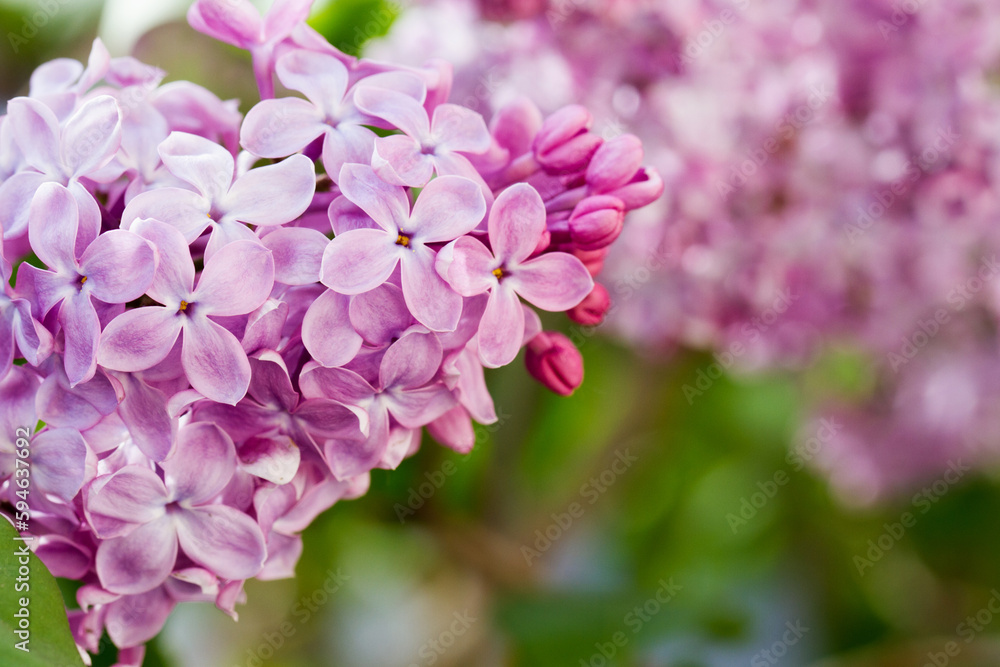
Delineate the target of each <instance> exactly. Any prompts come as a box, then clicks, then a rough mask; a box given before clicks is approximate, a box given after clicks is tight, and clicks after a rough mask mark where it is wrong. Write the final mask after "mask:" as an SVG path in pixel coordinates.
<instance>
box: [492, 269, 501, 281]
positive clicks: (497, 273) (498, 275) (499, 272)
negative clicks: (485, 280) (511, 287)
mask: <svg viewBox="0 0 1000 667" xmlns="http://www.w3.org/2000/svg"><path fill="white" fill-rule="evenodd" d="M493 275H495V276H496V277H497V280H500V279H501V278H503V269H493Z"/></svg>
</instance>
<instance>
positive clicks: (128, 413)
mask: <svg viewBox="0 0 1000 667" xmlns="http://www.w3.org/2000/svg"><path fill="white" fill-rule="evenodd" d="M113 375H114V377H115V379H116V380H118V382H119V383H120V384H121V385H122V392H123V393H124V396H123V397H122V400H121V403H120V404H119V405H118V416H120V417H121V419H122V421H123V422H125V426H126V427H127V428H128V432H129V434H130V435H131V436H132V440H133V441H134V442H135V444H136V446H137V447H138V448H139V450H140V451H141V452H142V453H143V454H145V455H146V456H148V457H149V458H151V459H152V460H154V461H162V460H163V459H165V458H166V457H167V455H168V454H169V453H170V448H171V447H172V446H173V443H174V438H175V437H176V435H177V422H176V420H174V419H171V418H170V414H169V413H168V412H167V396H166V395H165V394H164V393H163V392H162V391H160V390H159V389H157V388H155V387H151V386H149V385H148V384H146V383H145V382H143V381H142V380H140V379H139V378H137V377H136V376H134V375H132V374H131V373H113Z"/></svg>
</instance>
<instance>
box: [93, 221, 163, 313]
mask: <svg viewBox="0 0 1000 667" xmlns="http://www.w3.org/2000/svg"><path fill="white" fill-rule="evenodd" d="M80 272H81V273H82V274H83V275H84V276H86V278H87V283H86V284H87V288H88V290H89V291H90V293H91V294H93V295H94V296H95V297H96V298H98V299H100V300H101V301H104V302H105V303H128V302H129V301H132V300H133V299H138V298H139V297H140V296H142V295H143V294H144V293H145V292H146V290H147V289H149V287H150V285H151V284H152V282H153V276H154V275H155V274H156V251H155V250H154V249H153V246H152V245H150V243H149V241H147V240H146V239H144V238H142V237H141V236H138V235H136V234H133V233H132V232H128V231H125V230H124V229H112V230H111V231H108V232H105V233H104V234H101V235H100V236H98V237H97V240H95V241H94V242H93V243H91V244H90V246H88V248H87V250H86V251H84V253H83V256H82V257H81V258H80Z"/></svg>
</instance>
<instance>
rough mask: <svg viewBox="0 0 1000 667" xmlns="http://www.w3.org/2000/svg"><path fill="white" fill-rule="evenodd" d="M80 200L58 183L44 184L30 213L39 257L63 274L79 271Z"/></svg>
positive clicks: (31, 236) (30, 227)
mask: <svg viewBox="0 0 1000 667" xmlns="http://www.w3.org/2000/svg"><path fill="white" fill-rule="evenodd" d="M79 223H80V213H79V209H78V208H77V204H76V199H74V197H73V195H72V194H71V193H70V191H69V190H67V189H66V188H65V187H63V186H62V185H59V184H58V183H43V184H42V185H41V187H39V188H38V192H36V193H35V198H34V199H33V200H32V202H31V208H30V210H29V212H28V239H29V241H30V243H31V248H32V250H34V252H35V254H36V255H38V259H40V260H42V261H43V262H45V265H46V266H47V267H49V268H50V269H52V270H54V271H58V272H60V273H74V272H75V271H76V233H77V230H78V228H79Z"/></svg>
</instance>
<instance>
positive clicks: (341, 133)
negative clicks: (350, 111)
mask: <svg viewBox="0 0 1000 667" xmlns="http://www.w3.org/2000/svg"><path fill="white" fill-rule="evenodd" d="M375 138H376V137H375V133H374V132H372V131H371V130H369V129H368V128H367V127H365V126H363V125H352V124H350V123H341V124H339V125H338V126H337V127H334V128H331V129H330V131H329V132H327V133H326V138H325V139H324V140H323V168H324V169H326V173H327V174H328V175H329V176H330V178H331V179H333V181H334V182H335V183H339V178H340V171H341V169H343V168H344V165H345V164H348V163H356V164H368V163H369V162H371V159H372V153H373V152H374V151H375Z"/></svg>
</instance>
